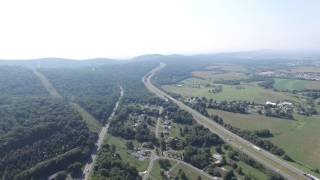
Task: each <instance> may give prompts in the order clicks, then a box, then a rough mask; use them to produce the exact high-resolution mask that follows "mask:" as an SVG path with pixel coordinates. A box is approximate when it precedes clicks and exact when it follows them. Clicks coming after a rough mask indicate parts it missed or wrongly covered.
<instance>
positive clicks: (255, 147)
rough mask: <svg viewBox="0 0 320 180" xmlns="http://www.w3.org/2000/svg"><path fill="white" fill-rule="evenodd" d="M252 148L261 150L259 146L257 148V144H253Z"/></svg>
mask: <svg viewBox="0 0 320 180" xmlns="http://www.w3.org/2000/svg"><path fill="white" fill-rule="evenodd" d="M253 148H254V149H255V150H257V151H261V148H259V147H258V146H255V145H253Z"/></svg>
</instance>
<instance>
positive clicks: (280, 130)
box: [208, 110, 320, 168]
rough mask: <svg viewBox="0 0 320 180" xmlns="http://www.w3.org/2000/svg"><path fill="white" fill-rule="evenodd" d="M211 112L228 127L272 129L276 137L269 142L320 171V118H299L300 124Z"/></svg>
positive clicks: (250, 115) (255, 116) (268, 118)
mask: <svg viewBox="0 0 320 180" xmlns="http://www.w3.org/2000/svg"><path fill="white" fill-rule="evenodd" d="M208 112H209V113H210V114H216V115H219V116H221V117H223V119H224V121H225V122H226V123H228V124H231V125H233V126H235V127H239V128H241V129H248V130H258V129H270V130H271V132H272V133H273V134H274V137H272V138H269V140H270V141H272V142H274V143H275V144H276V145H278V146H279V147H281V148H283V149H284V150H285V151H286V152H287V154H288V155H290V156H291V157H292V158H293V159H295V160H296V161H299V162H301V163H303V164H306V165H308V166H311V167H312V168H320V153H319V152H320V138H319V129H320V116H312V117H306V116H299V115H295V119H296V120H286V119H279V118H272V117H266V116H262V115H258V114H248V115H245V114H238V113H231V112H225V111H220V110H208Z"/></svg>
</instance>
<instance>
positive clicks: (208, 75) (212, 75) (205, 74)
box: [192, 71, 248, 81]
mask: <svg viewBox="0 0 320 180" xmlns="http://www.w3.org/2000/svg"><path fill="white" fill-rule="evenodd" d="M192 76H194V77H198V78H205V79H209V80H211V81H219V80H240V79H246V78H248V76H247V75H245V74H243V73H238V72H227V73H222V74H217V73H216V72H215V71H194V72H192Z"/></svg>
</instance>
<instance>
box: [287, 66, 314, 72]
mask: <svg viewBox="0 0 320 180" xmlns="http://www.w3.org/2000/svg"><path fill="white" fill-rule="evenodd" d="M291 72H295V73H296V72H315V73H320V67H311V66H300V67H296V68H294V69H292V70H291Z"/></svg>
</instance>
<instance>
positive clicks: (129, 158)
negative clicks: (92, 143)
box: [105, 134, 149, 172]
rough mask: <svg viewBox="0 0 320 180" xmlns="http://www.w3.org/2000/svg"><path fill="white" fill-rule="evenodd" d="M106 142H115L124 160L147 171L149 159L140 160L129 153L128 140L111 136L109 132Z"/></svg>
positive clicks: (140, 169)
mask: <svg viewBox="0 0 320 180" xmlns="http://www.w3.org/2000/svg"><path fill="white" fill-rule="evenodd" d="M105 143H106V144H110V145H111V144H114V145H115V146H116V151H117V153H119V154H120V157H121V159H122V160H123V161H124V162H127V163H129V164H130V165H132V166H134V167H136V168H137V170H138V171H139V172H141V171H145V170H146V169H147V167H148V165H149V159H146V160H144V161H139V160H138V159H136V158H135V157H134V156H132V155H131V154H129V153H128V152H127V148H126V140H125V139H122V138H118V137H114V136H111V135H110V134H108V136H107V137H106V139H105Z"/></svg>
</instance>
